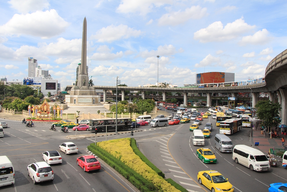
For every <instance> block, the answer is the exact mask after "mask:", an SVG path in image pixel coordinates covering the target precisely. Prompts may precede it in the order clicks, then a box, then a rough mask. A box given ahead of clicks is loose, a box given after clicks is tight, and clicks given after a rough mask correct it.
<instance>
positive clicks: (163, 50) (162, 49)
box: [139, 45, 177, 58]
mask: <svg viewBox="0 0 287 192" xmlns="http://www.w3.org/2000/svg"><path fill="white" fill-rule="evenodd" d="M175 53H177V51H176V49H175V47H174V46H173V45H164V46H159V47H158V48H157V50H151V51H142V52H141V53H140V54H139V55H140V56H141V57H143V58H147V57H153V56H157V55H159V56H168V55H174V54H175Z"/></svg>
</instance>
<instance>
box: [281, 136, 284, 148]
mask: <svg viewBox="0 0 287 192" xmlns="http://www.w3.org/2000/svg"><path fill="white" fill-rule="evenodd" d="M281 141H282V146H283V147H285V146H284V145H285V138H284V137H282V138H281Z"/></svg>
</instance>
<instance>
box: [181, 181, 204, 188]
mask: <svg viewBox="0 0 287 192" xmlns="http://www.w3.org/2000/svg"><path fill="white" fill-rule="evenodd" d="M180 183H181V184H183V185H189V186H192V187H197V188H201V187H200V186H198V185H194V184H190V183H184V182H180Z"/></svg>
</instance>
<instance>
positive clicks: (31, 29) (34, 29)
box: [0, 9, 69, 39]
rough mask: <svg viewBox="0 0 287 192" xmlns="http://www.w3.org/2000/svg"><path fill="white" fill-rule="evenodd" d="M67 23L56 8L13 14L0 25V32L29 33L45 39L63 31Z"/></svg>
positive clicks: (5, 33) (8, 33) (7, 33)
mask: <svg viewBox="0 0 287 192" xmlns="http://www.w3.org/2000/svg"><path fill="white" fill-rule="evenodd" d="M68 25H69V24H68V23H67V22H66V21H65V20H64V19H63V18H61V17H60V16H59V15H58V13H57V11H56V10H54V9H51V10H49V11H45V12H42V11H37V12H34V13H31V14H25V15H23V14H22V15H19V14H15V15H14V16H13V17H12V18H11V19H10V20H9V21H8V22H7V23H6V24H5V25H2V26H0V34H2V35H17V36H20V35H29V36H36V37H41V38H43V39H45V38H50V37H53V36H56V35H58V34H60V33H62V32H64V31H65V29H66V27H67V26H68Z"/></svg>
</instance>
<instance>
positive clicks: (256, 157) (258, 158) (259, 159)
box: [255, 155, 268, 161]
mask: <svg viewBox="0 0 287 192" xmlns="http://www.w3.org/2000/svg"><path fill="white" fill-rule="evenodd" d="M255 159H256V161H268V160H267V157H266V156H265V155H258V156H255Z"/></svg>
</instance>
